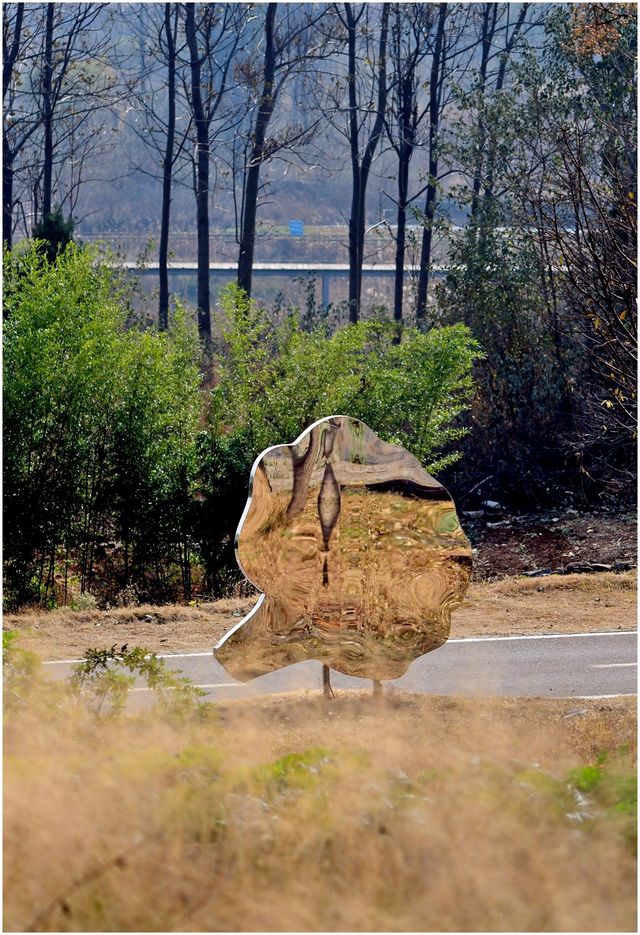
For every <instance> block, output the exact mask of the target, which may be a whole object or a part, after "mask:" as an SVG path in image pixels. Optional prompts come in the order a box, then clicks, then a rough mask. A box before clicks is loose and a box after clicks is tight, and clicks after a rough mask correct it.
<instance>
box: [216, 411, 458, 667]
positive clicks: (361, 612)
mask: <svg viewBox="0 0 640 935" xmlns="http://www.w3.org/2000/svg"><path fill="white" fill-rule="evenodd" d="M236 556H237V559H238V563H239V565H240V568H241V569H242V571H243V573H244V574H245V575H246V577H247V578H248V579H249V580H250V581H251V582H252V583H253V584H254V585H255V586H256V587H257V588H259V589H260V591H262V592H263V593H262V595H261V596H260V598H259V599H258V602H257V604H256V606H255V607H254V609H253V610H252V611H251V613H249V614H248V616H247V617H245V619H244V620H242V621H241V622H240V623H239V624H238V625H237V626H235V627H234V628H233V629H232V630H230V631H229V633H227V634H226V636H225V637H224V638H223V639H222V640H221V641H220V642H219V643H218V645H217V646H216V647H215V650H214V652H215V655H216V657H217V659H218V660H219V661H220V662H221V663H222V665H223V666H224V667H225V669H226V670H227V672H229V674H230V675H232V676H234V677H235V678H237V679H240V680H242V681H247V680H249V679H252V678H255V677H257V676H260V675H264V674H266V673H267V672H272V671H273V670H275V669H279V668H282V667H284V666H289V665H292V664H293V663H296V662H302V661H304V660H307V659H317V660H318V661H320V662H322V663H323V664H324V665H325V666H329V667H331V668H332V669H335V670H337V671H338V672H342V673H344V674H345V675H351V676H359V677H362V678H369V679H374V680H376V681H377V680H380V679H395V678H398V677H399V676H401V675H402V674H403V673H404V672H405V671H406V670H407V668H408V667H409V665H410V664H411V663H412V662H413V660H414V659H417V658H418V657H419V656H422V655H423V654H424V653H428V652H430V651H431V650H433V649H437V647H439V646H441V645H442V644H443V643H444V642H445V641H446V640H447V638H448V636H449V630H450V625H451V612H452V611H453V610H454V609H455V608H456V607H457V606H459V605H460V604H461V603H462V600H463V598H464V594H465V592H466V589H467V586H468V584H469V579H470V576H471V558H472V556H471V547H470V544H469V542H468V540H467V538H466V536H465V534H464V532H463V531H462V529H461V528H460V524H459V522H458V517H457V515H456V510H455V506H454V504H453V501H452V500H451V497H450V496H449V494H448V493H447V491H446V490H445V488H444V487H443V486H442V485H441V484H439V483H438V481H436V480H435V479H434V478H433V477H431V476H430V475H429V474H428V473H427V472H426V471H425V470H424V468H423V467H422V466H421V465H420V462H419V461H418V460H417V458H415V457H414V456H413V455H412V454H410V453H409V452H408V451H406V450H405V449H404V448H401V447H398V446H396V445H390V444H388V443H386V442H384V441H382V440H381V439H380V438H378V436H377V435H376V434H375V433H374V432H373V431H372V430H371V429H370V428H369V427H368V426H367V425H365V424H364V423H363V422H360V421H359V420H358V419H352V418H350V417H347V416H331V417H329V418H326V419H321V420H320V421H319V422H316V423H314V424H313V425H311V426H310V427H309V428H307V429H306V430H305V431H304V432H303V433H302V434H301V435H300V436H299V438H297V439H296V440H295V442H293V443H292V444H290V445H277V446H275V447H273V448H268V449H267V450H266V451H264V452H263V453H262V454H261V455H260V456H259V457H258V458H257V459H256V462H255V463H254V466H253V469H252V472H251V487H250V493H249V500H248V502H247V505H246V507H245V510H244V513H243V515H242V519H241V520H240V524H239V526H238V531H237V534H236Z"/></svg>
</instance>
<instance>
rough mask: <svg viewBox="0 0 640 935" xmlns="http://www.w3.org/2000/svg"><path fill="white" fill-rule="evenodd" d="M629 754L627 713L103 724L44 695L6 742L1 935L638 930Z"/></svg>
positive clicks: (438, 710) (627, 703) (412, 699)
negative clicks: (18, 934) (32, 933)
mask: <svg viewBox="0 0 640 935" xmlns="http://www.w3.org/2000/svg"><path fill="white" fill-rule="evenodd" d="M634 749H635V717H634V704H633V703H632V701H631V700H625V699H619V700H615V701H611V702H607V703H603V702H584V701H580V702H579V703H578V706H577V707H576V702H575V701H574V702H572V701H570V700H556V701H552V702H551V701H541V700H535V699H532V700H522V699H520V700H517V699H503V700H473V699H451V698H441V697H435V696H434V697H417V696H411V695H401V696H392V697H391V698H386V699H385V700H383V701H381V702H374V701H372V699H370V698H365V697H364V696H360V695H357V694H354V693H340V694H339V695H338V697H337V699H336V700H335V701H334V702H332V703H330V704H327V703H325V702H323V701H322V700H320V699H318V698H317V697H311V696H304V695H298V696H280V697H275V698H274V697H271V698H268V699H263V700H258V701H256V700H253V701H246V702H236V703H228V704H226V705H219V706H217V707H212V706H207V707H206V708H205V709H204V713H203V712H201V713H200V715H199V716H193V717H189V718H186V719H184V718H183V719H176V718H175V717H173V718H172V717H170V716H168V715H160V714H159V713H153V712H150V713H145V714H138V715H128V716H126V717H121V718H120V719H112V718H103V719H96V718H95V716H92V715H90V714H89V713H88V712H87V711H86V710H85V709H83V708H82V707H78V705H77V704H76V705H75V706H74V705H71V703H70V702H69V701H67V700H65V698H64V697H63V696H60V695H53V694H52V690H51V689H48V690H42V689H38V690H34V691H33V692H32V693H31V695H30V697H29V699H28V700H25V701H23V702H22V703H21V704H19V705H18V706H17V707H16V708H14V709H13V710H11V711H10V712H9V714H8V716H7V718H6V722H5V785H4V795H5V889H4V893H5V900H4V908H5V930H12V931H23V930H25V929H26V930H38V931H107V930H108V931H344V930H350V931H509V930H515V931H542V930H544V931H576V930H578V931H580V930H582V931H603V930H607V931H631V930H634V929H635V893H636V868H635V856H634V850H633V845H632V842H631V837H632V835H633V828H634V819H633V817H632V815H631V814H630V809H631V808H632V805H631V800H632V792H633V790H632V786H633V784H634V768H633V764H634ZM598 764H600V765H598ZM585 767H590V769H585ZM580 790H582V791H580Z"/></svg>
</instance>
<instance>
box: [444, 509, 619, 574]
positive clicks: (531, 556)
mask: <svg viewBox="0 0 640 935" xmlns="http://www.w3.org/2000/svg"><path fill="white" fill-rule="evenodd" d="M460 518H461V522H462V526H463V528H464V530H465V532H466V533H467V536H468V537H469V539H470V540H471V544H472V546H473V547H474V559H473V577H474V580H476V581H485V580H495V579H496V578H502V577H504V576H505V575H521V574H526V573H527V572H529V573H530V572H533V571H536V570H540V571H548V572H559V573H564V572H566V571H571V570H572V567H573V566H576V565H577V566H583V565H588V564H592V563H598V564H604V565H610V566H611V568H612V570H625V569H628V568H630V567H634V566H635V565H636V561H637V538H636V537H637V523H636V515H635V514H634V513H606V512H600V513H593V512H592V513H578V512H577V511H576V510H571V509H569V510H558V511H555V512H549V513H537V514H527V515H525V516H509V515H507V514H506V513H504V512H503V511H502V510H499V509H498V510H495V511H492V512H489V511H487V512H486V513H485V515H484V516H482V517H481V518H479V519H475V518H469V517H467V516H466V515H465V513H464V512H463V513H462V514H461V517H460Z"/></svg>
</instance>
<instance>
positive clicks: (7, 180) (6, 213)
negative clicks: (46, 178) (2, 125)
mask: <svg viewBox="0 0 640 935" xmlns="http://www.w3.org/2000/svg"><path fill="white" fill-rule="evenodd" d="M23 18H24V3H18V4H17V5H16V19H15V23H14V27H13V37H12V39H11V45H10V46H9V45H7V44H5V42H4V39H5V34H4V32H3V43H2V46H3V48H2V53H3V63H2V100H3V101H4V100H5V98H6V96H7V91H8V89H9V85H10V84H11V79H12V76H13V66H14V65H15V63H16V60H17V58H18V52H19V50H20V40H21V37H22V20H23ZM4 26H5V28H6V23H5V24H4ZM13 160H14V153H12V152H11V149H10V147H9V140H8V139H7V135H6V130H5V131H4V132H3V147H2V229H3V231H4V242H5V244H6V246H7V249H8V250H10V249H11V245H12V242H13V232H12V227H13Z"/></svg>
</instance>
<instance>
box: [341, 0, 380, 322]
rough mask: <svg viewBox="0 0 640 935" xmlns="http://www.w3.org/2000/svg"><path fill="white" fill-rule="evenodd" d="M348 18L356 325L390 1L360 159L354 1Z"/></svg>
mask: <svg viewBox="0 0 640 935" xmlns="http://www.w3.org/2000/svg"><path fill="white" fill-rule="evenodd" d="M345 15H346V20H347V45H348V76H347V81H348V84H349V143H350V150H351V174H352V192H351V213H350V216H349V322H350V323H351V324H356V323H357V321H358V319H359V317H360V304H361V297H362V264H363V261H364V233H365V217H366V194H367V182H368V180H369V173H370V171H371V164H372V162H373V157H374V155H375V152H376V149H377V147H378V143H379V142H380V137H381V135H382V131H383V127H384V116H385V108H386V104H387V35H388V29H389V4H388V3H384V4H383V5H382V18H381V22H380V42H379V47H378V97H377V103H376V117H375V121H374V124H373V127H372V130H371V134H370V136H369V140H368V142H367V146H366V148H365V151H364V155H363V156H362V160H360V156H359V146H358V142H359V139H358V137H359V134H358V100H357V89H356V25H357V20H356V18H355V17H354V15H353V9H352V7H351V4H349V3H346V4H345Z"/></svg>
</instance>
